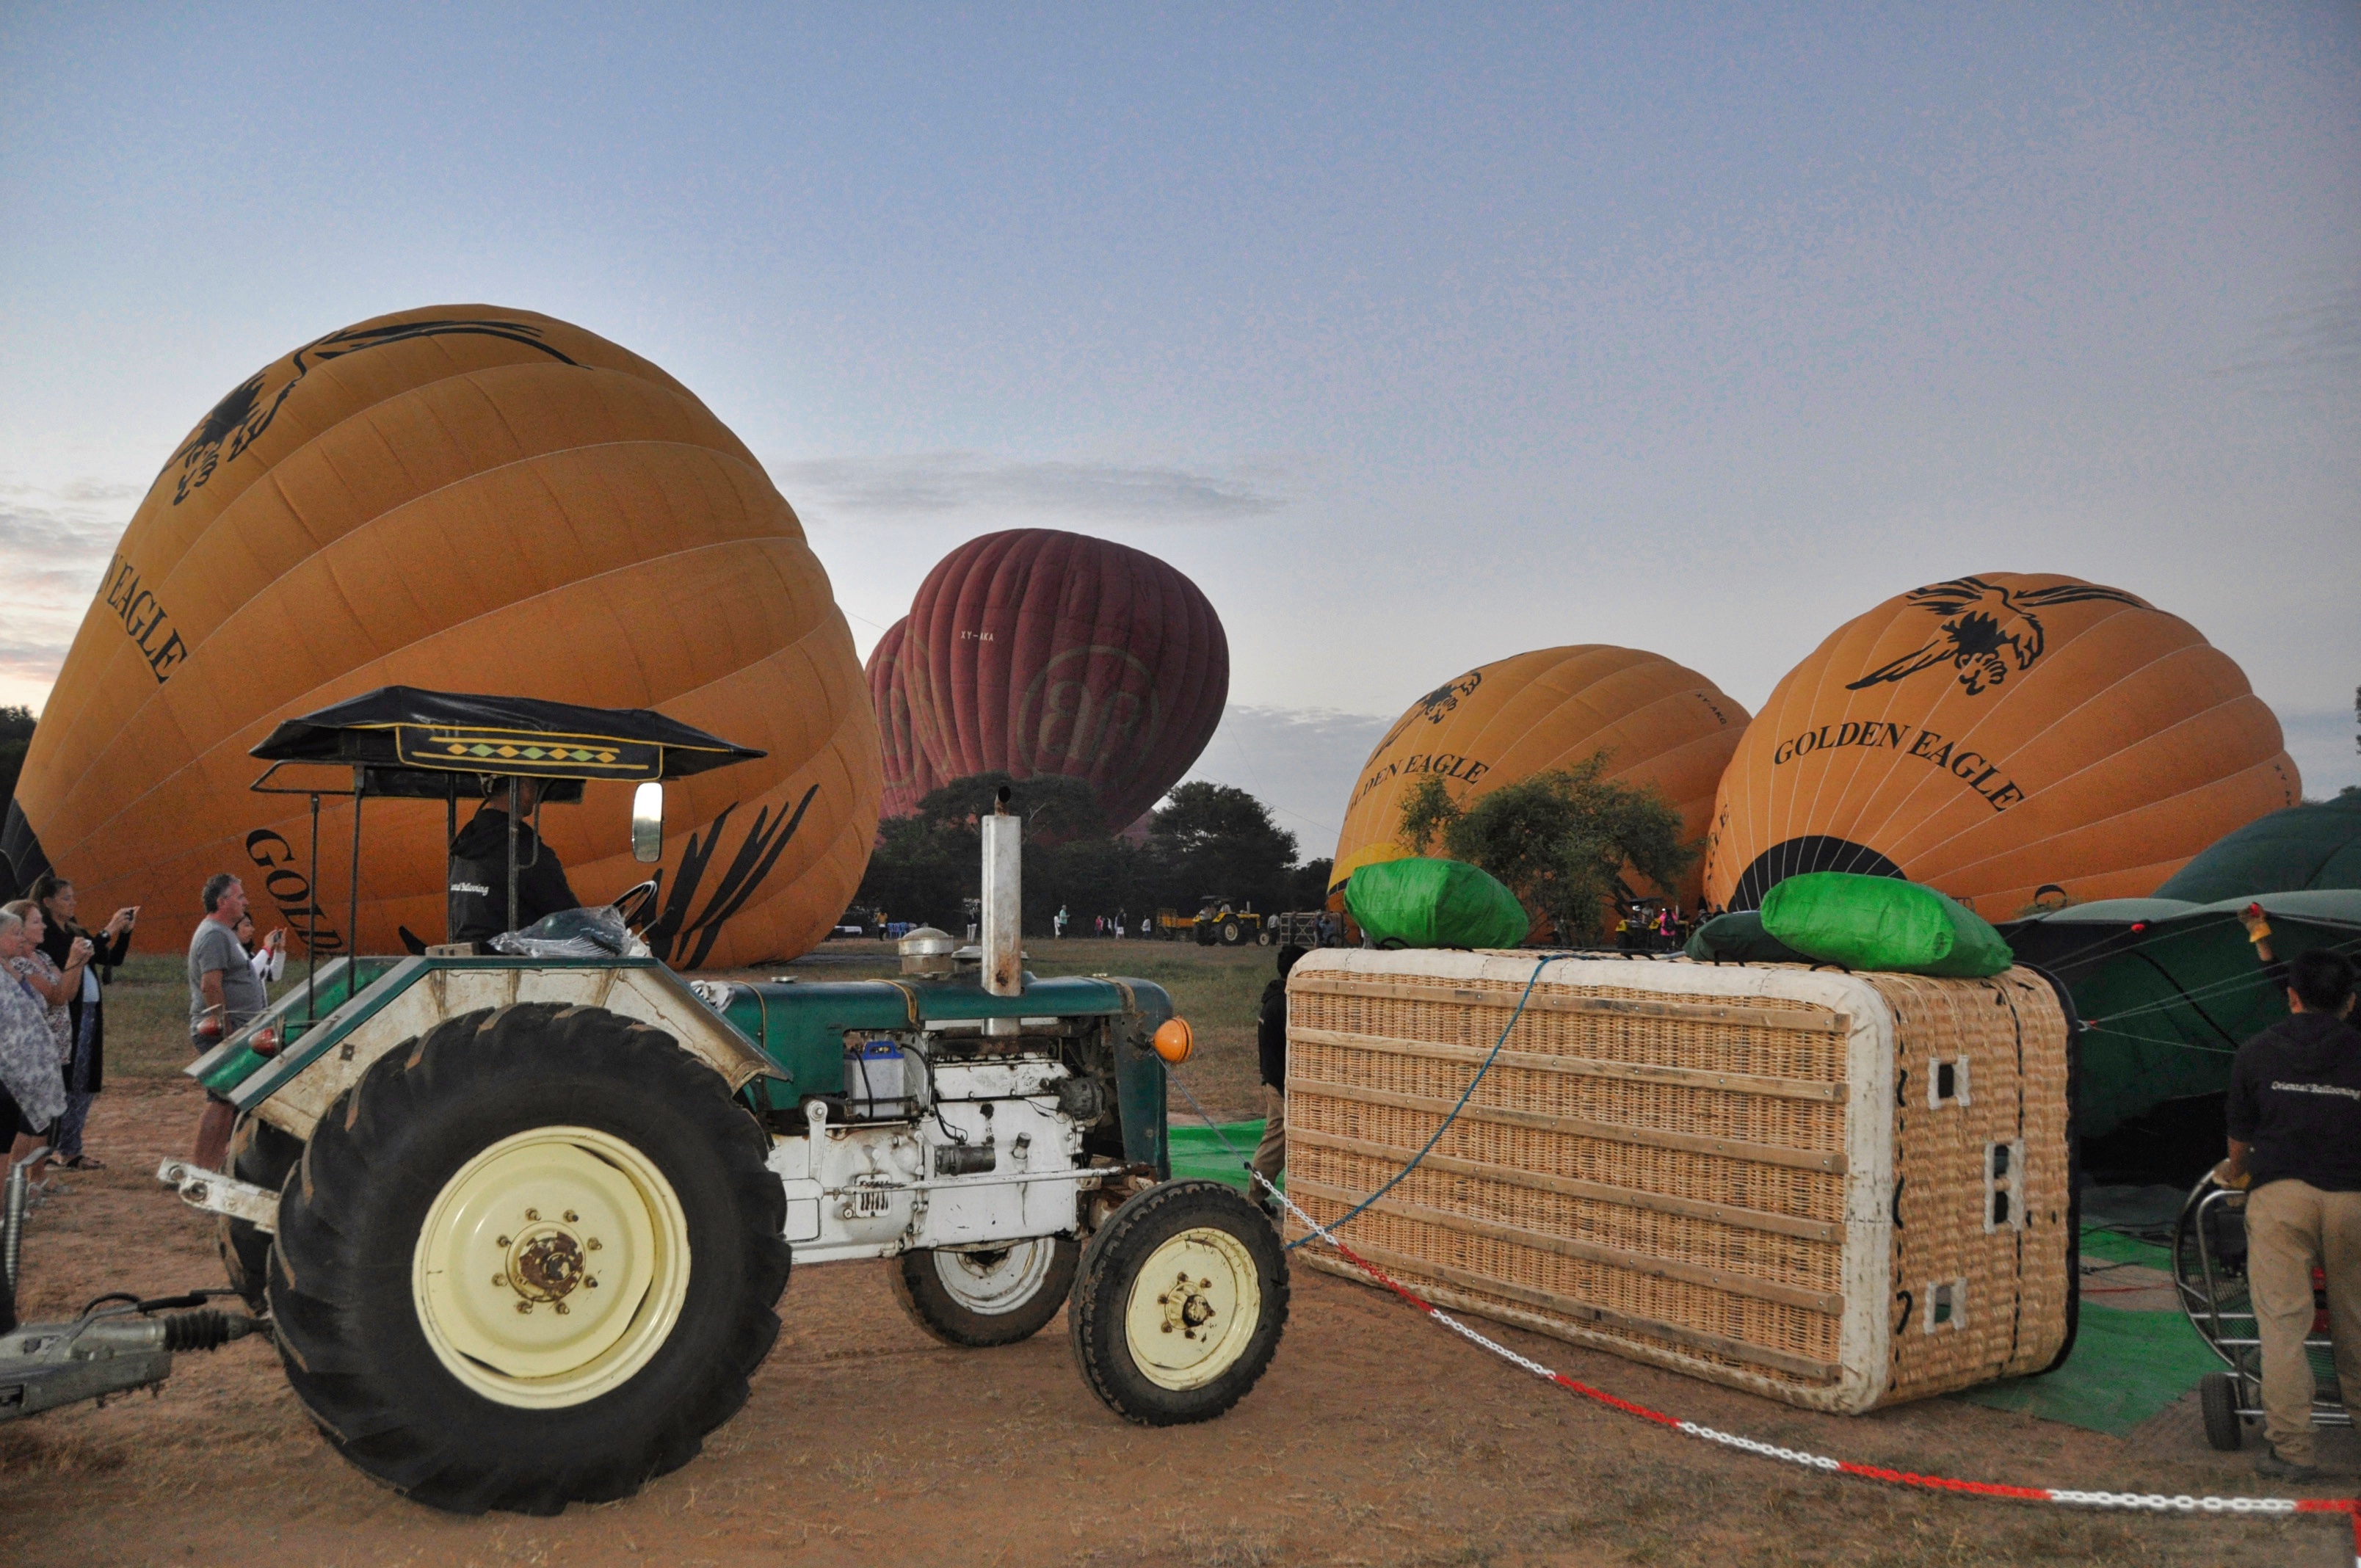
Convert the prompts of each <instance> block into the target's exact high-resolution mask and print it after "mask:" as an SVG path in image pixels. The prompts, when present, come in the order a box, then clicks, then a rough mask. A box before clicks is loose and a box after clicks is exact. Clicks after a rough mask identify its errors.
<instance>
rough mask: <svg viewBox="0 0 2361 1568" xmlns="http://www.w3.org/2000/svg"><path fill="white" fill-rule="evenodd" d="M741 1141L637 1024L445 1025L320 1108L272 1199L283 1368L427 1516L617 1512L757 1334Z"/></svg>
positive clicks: (759, 1155)
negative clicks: (602, 1507) (612, 1506)
mask: <svg viewBox="0 0 2361 1568" xmlns="http://www.w3.org/2000/svg"><path fill="white" fill-rule="evenodd" d="M768 1153H769V1140H768V1138H767V1137H766V1136H765V1135H764V1134H763V1129H762V1128H761V1127H760V1126H759V1125H758V1124H756V1123H755V1121H754V1119H753V1118H752V1116H751V1115H749V1114H748V1113H747V1112H746V1111H745V1109H744V1108H743V1107H742V1106H741V1105H739V1104H738V1103H737V1102H735V1101H734V1100H733V1099H732V1098H731V1096H730V1090H729V1087H728V1085H727V1083H726V1082H725V1081H724V1080H722V1078H721V1077H720V1075H719V1074H718V1073H716V1072H715V1071H714V1070H713V1069H711V1068H709V1067H708V1066H706V1065H705V1064H704V1063H703V1062H700V1061H698V1060H697V1058H694V1057H691V1056H689V1055H688V1054H687V1053H686V1051H684V1050H682V1049H681V1048H680V1047H679V1045H678V1044H677V1043H676V1042H675V1040H674V1038H673V1037H672V1036H670V1035H667V1034H665V1033H664V1031H663V1030H661V1029H657V1028H653V1027H651V1026H649V1025H644V1024H641V1023H638V1022H635V1021H634V1020H631V1019H629V1018H624V1017H621V1016H619V1015H618V1014H613V1013H609V1012H607V1011H605V1010H603V1009H598V1008H589V1007H568V1006H562V1005H559V1004H555V1003H520V1004H517V1005H514V1006H510V1007H503V1008H499V1009H487V1010H484V1011H480V1012H476V1013H469V1014H463V1015H461V1016H458V1017H456V1018H450V1019H446V1020H445V1021H444V1022H443V1023H441V1024H438V1025H435V1026H434V1028H432V1029H430V1030H428V1031H427V1032H426V1033H425V1034H424V1035H423V1036H419V1037H418V1038H416V1039H414V1040H412V1041H411V1042H410V1043H408V1044H406V1045H403V1046H401V1047H397V1048H395V1049H394V1050H392V1051H390V1052H388V1053H387V1054H386V1055H385V1056H383V1057H381V1058H379V1060H378V1061H377V1062H376V1063H375V1065H373V1066H372V1067H371V1068H370V1069H368V1072H367V1073H366V1074H365V1075H364V1076H363V1077H362V1079H361V1080H360V1081H359V1082H358V1083H357V1084H355V1085H354V1086H353V1087H352V1088H351V1089H349V1090H347V1091H346V1092H345V1093H344V1094H342V1095H340V1096H339V1097H338V1098H337V1099H336V1100H335V1102H334V1103H333V1104H331V1105H330V1106H329V1108H328V1111H327V1113H326V1114H325V1115H324V1116H323V1117H322V1118H321V1119H320V1124H319V1126H318V1128H317V1129H316V1130H315V1131H314V1132H313V1136H312V1141H311V1143H310V1144H309V1145H308V1146H306V1147H305V1149H304V1154H303V1161H302V1170H301V1173H300V1176H299V1178H298V1179H296V1180H293V1181H291V1182H289V1183H288V1184H287V1186H286V1188H285V1190H283V1191H282V1192H281V1193H280V1200H279V1238H278V1245H277V1246H276V1247H275V1248H274V1250H273V1252H272V1258H271V1267H270V1277H269V1302H270V1310H271V1314H272V1316H273V1317H274V1318H275V1319H276V1320H277V1324H278V1340H279V1347H280V1358H281V1360H282V1361H283V1362H284V1363H285V1365H286V1370H287V1376H288V1381H289V1382H290V1383H291V1384H292V1385H293V1387H294V1389H295V1392H296V1395H297V1396H298V1397H299V1398H302V1401H303V1404H304V1406H305V1408H306V1409H308V1410H309V1411H310V1413H311V1415H312V1418H313V1420H314V1421H315V1422H316V1423H317V1424H318V1426H319V1428H320V1430H321V1431H322V1433H323V1434H324V1436H326V1438H327V1439H328V1441H329V1442H330V1443H331V1444H333V1445H334V1446H335V1448H336V1450H337V1451H338V1452H339V1453H342V1454H343V1455H344V1456H345V1457H346V1459H347V1460H349V1461H351V1462H352V1463H353V1464H355V1465H356V1466H357V1467H358V1468H359V1469H361V1470H363V1471H365V1472H367V1473H368V1475H372V1476H374V1477H376V1478H377V1479H378V1480H379V1481H382V1482H384V1483H385V1484H386V1485H387V1486H390V1487H392V1488H393V1489H394V1490H395V1491H398V1492H401V1493H402V1494H403V1495H404V1496H406V1497H412V1498H413V1499H415V1500H416V1501H419V1502H422V1503H425V1504H428V1505H429V1506H431V1507H434V1508H443V1509H446V1510H448V1511H450V1512H453V1513H462V1514H477V1513H481V1512H483V1511H484V1510H486V1509H487V1508H505V1509H511V1510H513V1511H515V1512H518V1513H526V1514H555V1513H557V1512H559V1511H560V1510H562V1509H563V1508H565V1507H566V1504H568V1503H570V1502H605V1501H608V1500H610V1499H613V1498H618V1497H630V1496H631V1494H633V1493H634V1492H637V1491H638V1490H639V1489H640V1486H641V1485H642V1483H644V1482H646V1481H648V1480H649V1479H651V1478H652V1477H654V1476H657V1475H664V1474H665V1473H666V1472H668V1471H671V1470H675V1469H677V1468H679V1467H680V1466H681V1465H683V1464H686V1463H687V1462H688V1461H689V1460H690V1459H692V1458H694V1457H695V1456H696V1454H697V1451H698V1450H699V1448H701V1447H702V1446H703V1443H704V1440H705V1434H706V1433H708V1432H709V1431H713V1430H714V1429H715V1428H716V1427H719V1425H720V1424H721V1423H722V1422H724V1421H726V1420H729V1419H730V1417H731V1416H732V1415H734V1414H736V1413H737V1410H738V1409H739V1407H740V1406H741V1405H742V1404H744V1403H745V1401H746V1393H747V1388H746V1379H747V1376H748V1375H749V1374H751V1373H752V1371H753V1370H754V1368H755V1367H757V1366H759V1365H761V1364H762V1361H763V1357H764V1356H765V1355H766V1354H769V1352H770V1349H771V1345H772V1343H773V1342H774V1340H776V1339H777V1337H778V1332H779V1320H778V1317H777V1315H776V1313H775V1312H774V1310H773V1309H774V1305H775V1304H776V1302H777V1301H778V1299H779V1294H780V1292H781V1291H782V1290H783V1289H785V1286H786V1282H787V1266H788V1253H787V1245H786V1243H785V1240H783V1239H782V1232H783V1230H784V1228H785V1217H786V1199H785V1191H784V1190H783V1189H782V1188H781V1187H780V1185H779V1180H778V1178H777V1177H776V1176H774V1175H773V1174H772V1173H771V1172H770V1171H768V1170H766V1169H765V1168H763V1160H764V1158H765V1157H766V1156H767V1154H768ZM601 1286H604V1287H605V1288H604V1289H601V1288H600V1287H601ZM569 1297H570V1298H571V1302H570V1305H569V1300H568V1298H569ZM569 1313H571V1314H572V1319H573V1320H574V1321H569V1318H568V1314H569Z"/></svg>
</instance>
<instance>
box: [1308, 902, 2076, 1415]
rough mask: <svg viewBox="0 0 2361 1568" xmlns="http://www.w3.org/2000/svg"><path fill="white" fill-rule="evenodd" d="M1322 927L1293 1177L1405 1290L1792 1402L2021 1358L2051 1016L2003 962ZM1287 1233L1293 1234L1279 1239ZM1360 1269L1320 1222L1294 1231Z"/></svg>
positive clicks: (2032, 1316)
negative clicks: (1945, 974) (1932, 974)
mask: <svg viewBox="0 0 2361 1568" xmlns="http://www.w3.org/2000/svg"><path fill="white" fill-rule="evenodd" d="M1541 957H1542V956H1541V955H1537V954H1525V953H1466V952H1376V951H1340V950H1334V949H1331V950H1327V951H1319V952H1313V953H1311V954H1309V955H1307V956H1306V957H1305V958H1304V959H1302V961H1301V962H1300V963H1299V964H1298V965H1297V966H1296V968H1295V970H1294V973H1293V975H1292V977H1291V978H1290V981H1289V984H1288V1061H1287V1092H1288V1099H1287V1123H1288V1126H1287V1135H1288V1151H1287V1152H1288V1191H1289V1194H1290V1197H1292V1198H1293V1199H1294V1200H1295V1201H1297V1202H1299V1203H1301V1205H1302V1206H1303V1207H1304V1209H1305V1210H1306V1212H1309V1213H1311V1214H1312V1215H1313V1216H1314V1217H1315V1218H1317V1219H1318V1220H1320V1221H1321V1223H1323V1224H1328V1223H1334V1222H1335V1221H1337V1220H1338V1219H1340V1218H1341V1217H1342V1216H1343V1215H1345V1212H1347V1211H1349V1210H1350V1209H1351V1208H1352V1207H1353V1206H1354V1205H1355V1204H1356V1203H1358V1202H1360V1201H1362V1200H1363V1199H1365V1198H1367V1196H1368V1195H1369V1194H1370V1193H1371V1192H1372V1191H1374V1190H1377V1189H1378V1187H1380V1186H1382V1185H1383V1184H1384V1183H1385V1182H1386V1180H1387V1179H1389V1177H1391V1176H1392V1175H1393V1174H1394V1173H1395V1172H1397V1171H1399V1170H1400V1169H1401V1168H1403V1166H1404V1165H1406V1164H1408V1163H1409V1162H1410V1160H1411V1157H1412V1156H1413V1155H1415V1154H1416V1153H1417V1152H1418V1150H1419V1149H1420V1148H1422V1146H1425V1144H1426V1143H1427V1141H1428V1140H1429V1139H1430V1138H1432V1137H1433V1136H1434V1134H1435V1131H1436V1129H1437V1128H1438V1127H1441V1126H1442V1125H1443V1124H1444V1119H1445V1118H1446V1116H1448V1115H1449V1113H1450V1112H1451V1109H1452V1107H1453V1106H1454V1104H1455V1103H1456V1102H1458V1100H1459V1098H1460V1096H1461V1095H1462V1094H1463V1093H1465V1092H1466V1089H1467V1086H1468V1083H1469V1080H1471V1079H1473V1078H1474V1077H1475V1075H1476V1072H1477V1068H1478V1067H1479V1066H1480V1065H1481V1064H1482V1062H1483V1061H1484V1059H1485V1058H1486V1057H1487V1055H1488V1054H1489V1053H1490V1052H1491V1050H1492V1048H1493V1047H1494V1045H1495V1043H1496V1042H1498V1041H1499V1039H1500V1036H1501V1030H1502V1029H1503V1028H1504V1027H1509V1025H1510V1018H1511V1017H1512V1016H1515V1017H1516V1022H1515V1025H1514V1026H1513V1027H1510V1028H1509V1035H1508V1039H1507V1043H1506V1045H1505V1046H1504V1047H1502V1048H1501V1049H1500V1051H1499V1057H1498V1058H1496V1059H1495V1060H1494V1062H1493V1065H1492V1068H1491V1070H1490V1071H1489V1072H1488V1073H1487V1074H1486V1075H1485V1077H1484V1080H1483V1081H1482V1082H1481V1083H1480V1084H1478V1085H1477V1089H1476V1091H1475V1093H1474V1094H1473V1095H1472V1096H1471V1097H1470V1098H1469V1100H1468V1102H1467V1104H1466V1109H1465V1110H1463V1111H1462V1112H1461V1113H1460V1115H1459V1117H1458V1119H1457V1120H1456V1121H1455V1122H1453V1123H1452V1124H1451V1125H1450V1128H1449V1130H1448V1131H1446V1132H1444V1135H1443V1136H1442V1139H1441V1141H1440V1142H1438V1143H1437V1144H1436V1145H1435V1146H1434V1149H1433V1153H1432V1154H1430V1155H1429V1156H1428V1157H1426V1158H1425V1160H1424V1161H1423V1162H1422V1163H1421V1164H1420V1165H1419V1167H1418V1168H1417V1169H1415V1170H1413V1171H1411V1174H1410V1175H1409V1176H1408V1177H1407V1178H1406V1179H1404V1180H1402V1181H1401V1182H1400V1184H1399V1185H1398V1186H1396V1187H1394V1188H1393V1189H1392V1190H1390V1191H1389V1192H1388V1193H1386V1194H1385V1195H1384V1196H1383V1197H1381V1198H1379V1199H1378V1201H1376V1202H1375V1203H1374V1204H1372V1205H1370V1206H1369V1207H1368V1208H1367V1210H1366V1211H1364V1212H1362V1213H1360V1214H1359V1215H1358V1216H1356V1218H1354V1219H1353V1220H1352V1222H1351V1223H1350V1224H1349V1225H1347V1227H1346V1228H1345V1232H1344V1235H1345V1239H1346V1241H1347V1242H1348V1243H1350V1245H1352V1246H1353V1247H1354V1249H1355V1250H1356V1251H1357V1252H1360V1253H1361V1254H1363V1255H1366V1256H1367V1258H1368V1259H1369V1260H1370V1261H1371V1262H1373V1263H1375V1264H1377V1265H1378V1266H1380V1267H1383V1268H1385V1269H1386V1270H1387V1271H1388V1272H1389V1273H1392V1274H1395V1275H1396V1276H1397V1277H1399V1278H1400V1279H1401V1280H1402V1281H1403V1283H1405V1284H1407V1285H1410V1286H1411V1288H1414V1289H1417V1290H1419V1291H1420V1292H1421V1293H1422V1294H1424V1295H1426V1296H1428V1297H1429V1298H1430V1299H1433V1300H1435V1301H1437V1302H1439V1303H1442V1304H1445V1305H1449V1306H1453V1307H1456V1308H1460V1309H1463V1310H1468V1311H1472V1312H1477V1313H1480V1314H1482V1315H1485V1316H1487V1317H1491V1318H1495V1319H1498V1320H1499V1321H1504V1322H1509V1323H1513V1324H1517V1325H1519V1326H1521V1327H1524V1328H1530V1329H1536V1330H1539V1331H1541V1332H1544V1333H1550V1334H1554V1335H1557V1336H1559V1337H1561V1338H1564V1339H1567V1340H1571V1341H1574V1342H1576V1343H1581V1344H1587V1345H1594V1346H1597V1347H1598V1348H1600V1349H1605V1350H1611V1351H1614V1352H1616V1353H1618V1354H1623V1355H1628V1356H1631V1357H1632V1358H1634V1359H1635V1360H1641V1361H1647V1362H1653V1363H1654V1364H1656V1365H1662V1366H1669V1367H1674V1368H1676V1369H1678V1370H1680V1371H1684V1372H1689V1373H1694V1374H1696V1375H1697V1376H1700V1377H1706V1378H1709V1379H1711V1380H1713V1381H1715V1382H1718V1383H1726V1384H1729V1385H1731V1386H1733V1387H1741V1388H1746V1389H1749V1390H1752V1391H1753V1392H1756V1393H1760V1394H1765V1395H1769V1396H1770V1397H1772V1398H1778V1399H1784V1400H1786V1401H1788V1402H1789V1403H1791V1404H1795V1405H1801V1406H1806V1407H1808V1408H1811V1409H1824V1410H1838V1411H1843V1412H1847V1413H1853V1414H1858V1413H1860V1412H1861V1411H1864V1410H1870V1409H1876V1408H1878V1407H1880V1406H1883V1405H1891V1404H1896V1403H1899V1402H1901V1401H1904V1400H1908V1399H1917V1398H1926V1397H1927V1396H1928V1395H1932V1394H1940V1393H1945V1392H1948V1391H1949V1390H1952V1389H1957V1388H1964V1387H1971V1386H1972V1385H1974V1384H1978V1383H1983V1382H1988V1381H1990V1380H1992V1379H1994V1378H2000V1377H2012V1376H2023V1375H2026V1374H2028V1373H2037V1372H2042V1371H2045V1370H2048V1368H2050V1367H2052V1366H2054V1365H2056V1364H2057V1363H2058V1362H2059V1360H2060V1359H2062V1357H2063V1354H2064V1352H2065V1350H2066V1349H2067V1347H2068V1345H2069V1344H2070V1341H2071V1337H2072V1332H2073V1322H2074V1313H2075V1271H2076V1254H2075V1226H2074V1215H2073V1212H2072V1202H2071V1199H2072V1181H2071V1173H2070V1168H2069V1163H2070V1162H2069V1151H2070V1146H2071V1138H2072V1128H2071V1125H2070V1119H2071V1117H2070V1106H2071V1083H2070V1079H2071V1073H2070V1060H2071V1041H2070V1031H2069V1025H2068V1020H2067V1016H2066V1014H2065V1011H2064V1008H2063V1007H2062V1005H2061V1003H2060V1002H2059V998H2058V996H2057V994H2056V992H2054V991H2053V990H2052V989H2051V987H2050V985H2049V984H2048V981H2045V980H2044V979H2043V978H2042V977H2041V976H2040V975H2038V974H2037V973H2035V972H2033V971H2031V970H2023V969H2017V970H2010V971H2009V972H2008V973H2006V974H2004V975H2001V976H1997V977H1995V978H1993V979H1990V980H1935V979H1927V978H1922V977H1918V976H1913V975H1897V974H1872V973H1853V974H1847V973H1842V972H1839V971H1836V970H1825V969H1806V968H1802V967H1799V966H1794V965H1744V966H1741V965H1710V964H1698V963H1691V962H1688V961H1687V960H1686V959H1675V960H1665V961H1655V962H1649V961H1643V960H1631V959H1613V958H1603V957H1602V958H1587V957H1581V958H1567V959H1554V960H1552V961H1551V962H1549V963H1548V964H1547V965H1546V967H1544V968H1543V969H1542V970H1541V973H1540V978H1539V980H1538V981H1535V982H1534V983H1533V984H1532V992H1531V995H1530V998H1529V999H1528V1000H1527V1002H1526V1003H1525V1010H1524V1012H1523V1014H1521V1015H1517V1013H1516V1009H1517V1004H1518V999H1519V997H1520V996H1521V995H1524V994H1525V992H1526V987H1527V982H1528V981H1532V979H1533V975H1534V969H1535V965H1536V963H1538V962H1539V961H1540V959H1541ZM1299 1234H1301V1229H1300V1227H1296V1228H1294V1229H1292V1230H1291V1232H1290V1239H1293V1237H1294V1236H1295V1235H1299ZM1297 1256H1298V1257H1299V1258H1301V1259H1302V1260H1304V1261H1305V1262H1307V1263H1309V1264H1310V1265H1312V1266H1313V1267H1317V1268H1323V1269H1327V1270H1329V1271H1331V1272H1334V1273H1339V1274H1344V1275H1346V1276H1347V1277H1356V1278H1357V1277H1360V1276H1359V1275H1358V1274H1357V1273H1356V1271H1355V1270H1353V1269H1352V1268H1351V1267H1350V1266H1349V1265H1346V1264H1345V1263H1343V1262H1342V1261H1341V1260H1339V1259H1337V1258H1336V1257H1334V1255H1332V1254H1330V1253H1329V1252H1328V1250H1327V1249H1326V1248H1324V1247H1321V1246H1318V1245H1312V1246H1309V1247H1306V1248H1304V1249H1302V1250H1301V1252H1299V1253H1298V1254H1297Z"/></svg>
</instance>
